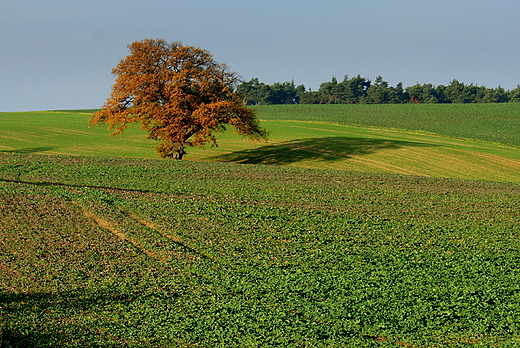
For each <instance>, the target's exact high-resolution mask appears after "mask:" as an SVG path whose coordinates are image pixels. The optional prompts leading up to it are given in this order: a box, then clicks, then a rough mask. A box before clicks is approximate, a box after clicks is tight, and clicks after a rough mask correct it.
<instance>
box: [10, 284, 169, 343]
mask: <svg viewBox="0 0 520 348" xmlns="http://www.w3.org/2000/svg"><path fill="white" fill-rule="evenodd" d="M157 296H160V295H157ZM173 296H175V295H173ZM136 300H139V297H138V296H137V295H134V294H132V293H121V292H117V291H114V292H109V291H99V292H96V293H93V292H82V291H70V292H61V293H6V292H0V347H1V348H7V347H12V348H18V347H20V348H22V347H23V348H33V347H34V348H36V347H38V348H40V347H49V348H50V347H68V346H74V347H76V346H83V345H84V346H96V347H120V346H124V344H123V342H121V341H124V340H123V339H121V338H120V337H119V338H118V337H114V336H117V335H111V333H110V332H102V331H100V329H102V326H100V327H95V326H93V325H92V322H89V318H90V319H92V317H96V313H97V312H99V311H100V310H102V309H103V308H105V307H106V306H110V305H112V306H114V304H116V305H117V306H121V307H123V306H128V305H129V304H131V303H132V302H133V301H136ZM111 308H112V307H111ZM118 325H119V328H120V327H124V326H125V323H118ZM116 326H117V325H116ZM100 341H105V342H106V343H104V344H100V343H99V342H100Z"/></svg>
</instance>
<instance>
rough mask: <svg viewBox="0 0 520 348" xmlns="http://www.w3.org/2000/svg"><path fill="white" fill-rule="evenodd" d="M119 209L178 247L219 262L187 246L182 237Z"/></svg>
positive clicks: (119, 208)
mask: <svg viewBox="0 0 520 348" xmlns="http://www.w3.org/2000/svg"><path fill="white" fill-rule="evenodd" d="M117 209H118V210H119V211H120V212H121V213H122V214H124V215H126V216H128V217H130V218H131V219H133V220H134V221H135V222H137V223H139V224H141V225H142V226H145V227H147V228H149V229H151V230H153V231H155V232H157V233H159V234H160V235H161V236H163V237H164V238H167V239H169V240H171V241H172V242H174V243H175V244H177V245H180V246H182V247H183V248H185V249H187V250H189V251H191V252H193V253H195V254H198V255H200V256H202V257H204V258H206V259H209V260H211V261H214V262H219V261H218V260H217V259H216V258H214V257H213V256H211V255H209V254H206V253H204V252H201V251H200V250H197V249H195V248H193V247H191V246H189V245H187V244H186V243H185V242H184V241H183V240H182V239H181V237H179V236H175V235H172V234H169V233H166V232H164V231H162V230H161V229H160V228H159V227H157V225H156V224H154V223H153V222H149V221H145V220H143V219H141V218H139V217H138V216H137V215H135V214H132V213H129V212H126V211H125V210H123V209H122V208H121V207H119V206H117Z"/></svg>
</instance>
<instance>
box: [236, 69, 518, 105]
mask: <svg viewBox="0 0 520 348" xmlns="http://www.w3.org/2000/svg"><path fill="white" fill-rule="evenodd" d="M237 90H238V92H240V93H242V95H244V97H245V101H246V103H247V104H248V105H268V104H404V103H506V102H519V101H520V85H519V86H517V88H515V89H513V90H507V91H506V90H505V89H504V88H502V87H500V86H499V87H497V88H487V87H484V86H477V85H474V84H469V85H466V84H464V83H462V82H459V81H458V80H453V81H451V82H450V84H449V85H447V86H444V85H438V86H434V85H432V84H431V83H429V84H422V85H421V84H416V85H414V86H410V87H406V88H404V87H403V84H402V83H401V82H400V83H398V84H397V85H396V86H395V87H394V86H390V85H389V84H388V82H386V81H384V80H383V78H382V77H381V76H378V77H377V78H376V79H375V81H373V82H372V81H371V80H369V79H367V78H364V77H361V76H360V75H358V76H356V77H352V78H349V77H348V75H347V76H345V77H344V79H343V81H341V82H338V80H337V79H336V78H335V77H333V78H332V80H331V81H330V82H324V83H322V84H321V85H320V88H319V89H318V90H317V91H311V90H310V89H309V90H307V89H306V88H305V86H304V85H298V86H296V85H295V84H294V81H292V82H283V83H279V82H277V83H274V84H272V85H268V84H265V83H262V82H260V81H258V79H257V78H254V79H251V80H250V81H248V82H243V83H242V84H240V85H238V86H237Z"/></svg>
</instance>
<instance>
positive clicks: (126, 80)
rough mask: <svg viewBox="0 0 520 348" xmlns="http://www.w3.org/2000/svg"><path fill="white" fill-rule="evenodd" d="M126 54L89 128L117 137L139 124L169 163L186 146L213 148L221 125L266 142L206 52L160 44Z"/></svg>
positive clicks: (232, 83)
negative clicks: (106, 129) (99, 128)
mask: <svg viewBox="0 0 520 348" xmlns="http://www.w3.org/2000/svg"><path fill="white" fill-rule="evenodd" d="M128 48H129V50H130V54H129V55H128V56H127V57H126V58H125V59H124V60H122V61H121V62H120V63H119V64H118V66H117V67H116V68H115V69H113V70H112V74H114V75H115V76H117V78H116V82H115V84H114V86H113V87H112V93H111V95H110V97H109V98H108V99H107V101H106V103H105V104H104V105H103V108H102V109H101V110H100V111H98V112H96V113H95V114H94V115H92V117H91V118H90V124H92V125H95V124H99V123H105V124H108V125H109V126H110V127H109V128H110V129H112V130H114V132H113V133H112V135H117V134H122V133H123V132H124V130H125V129H126V128H127V127H128V124H131V123H140V124H141V128H142V129H143V130H145V131H147V132H148V133H149V135H148V138H149V139H155V140H159V141H160V144H159V146H158V147H157V151H158V152H159V154H160V155H161V157H169V158H174V159H182V157H183V156H184V155H185V154H186V152H185V147H186V146H198V147H203V146H204V144H206V143H208V142H209V143H211V144H212V145H215V146H216V145H217V142H216V138H215V135H214V132H219V131H223V130H225V126H226V125H231V126H233V128H234V130H235V133H239V134H241V135H244V136H248V137H250V138H252V139H265V138H266V137H267V132H266V131H265V130H264V129H262V128H260V126H259V124H258V121H257V118H256V115H255V113H254V111H253V110H252V109H250V108H248V107H246V106H245V105H244V102H243V100H244V99H243V97H242V96H241V95H239V94H238V93H237V92H236V85H237V83H238V82H239V78H238V75H237V74H236V73H235V72H231V71H229V70H228V68H227V66H226V65H225V64H219V63H217V62H215V61H214V60H213V56H212V55H211V54H210V53H209V52H208V51H206V50H203V49H200V48H196V47H192V46H183V45H182V43H180V42H174V43H168V42H166V41H164V40H162V39H157V40H151V39H146V40H143V41H137V42H134V43H132V44H131V45H129V46H128Z"/></svg>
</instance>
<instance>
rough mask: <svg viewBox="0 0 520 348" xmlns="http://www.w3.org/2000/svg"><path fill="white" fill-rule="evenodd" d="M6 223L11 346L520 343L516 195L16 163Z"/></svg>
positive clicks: (29, 159)
mask: <svg viewBox="0 0 520 348" xmlns="http://www.w3.org/2000/svg"><path fill="white" fill-rule="evenodd" d="M0 210H1V215H0V220H1V223H0V235H1V238H0V265H1V268H0V291H1V292H0V318H1V322H2V323H3V324H2V325H0V328H1V329H2V336H1V337H2V339H3V346H5V347H88V346H91V347H191V346H198V347H259V346H263V347H271V346H283V347H400V346H408V347H463V346H482V347H491V346H497V347H514V346H517V345H518V344H520V272H519V268H518V264H519V262H520V258H519V255H520V243H519V240H520V228H519V226H520V186H519V185H516V184H506V183H492V182H471V181H460V180H447V179H431V178H421V177H414V176H395V175H371V174H360V173H349V172H340V171H338V172H336V171H325V170H309V169H298V168H290V167H278V166H252V165H228V164H222V163H220V164H219V163H197V162H190V161H183V162H170V161H160V160H157V161H154V160H143V159H120V158H93V157H92V158H89V157H65V156H37V155H8V154H0ZM122 236H124V237H125V238H126V239H123V238H122Z"/></svg>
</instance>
